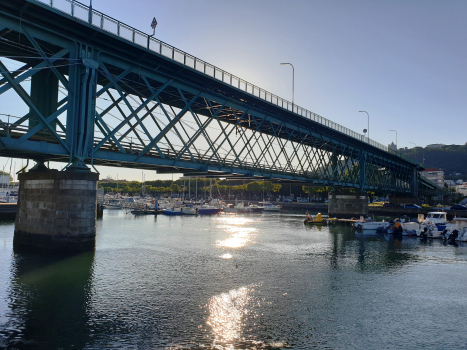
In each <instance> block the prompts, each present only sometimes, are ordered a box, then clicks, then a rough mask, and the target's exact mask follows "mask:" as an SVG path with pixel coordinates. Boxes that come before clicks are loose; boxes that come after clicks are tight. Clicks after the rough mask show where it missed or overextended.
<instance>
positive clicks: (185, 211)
mask: <svg viewBox="0 0 467 350" xmlns="http://www.w3.org/2000/svg"><path fill="white" fill-rule="evenodd" d="M181 211H182V215H198V210H197V209H196V207H193V206H190V207H182V209H181Z"/></svg>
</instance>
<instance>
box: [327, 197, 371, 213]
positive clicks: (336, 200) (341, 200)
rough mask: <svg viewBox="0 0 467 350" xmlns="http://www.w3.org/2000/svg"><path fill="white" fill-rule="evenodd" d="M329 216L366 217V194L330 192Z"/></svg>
mask: <svg viewBox="0 0 467 350" xmlns="http://www.w3.org/2000/svg"><path fill="white" fill-rule="evenodd" d="M328 214H329V216H338V217H342V218H346V217H354V216H357V217H358V216H361V215H364V216H366V215H368V195H367V194H366V193H346V192H330V193H329V203H328Z"/></svg>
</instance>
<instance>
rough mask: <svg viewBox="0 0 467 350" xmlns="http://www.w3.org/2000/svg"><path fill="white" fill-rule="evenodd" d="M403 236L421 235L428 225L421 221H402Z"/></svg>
mask: <svg viewBox="0 0 467 350" xmlns="http://www.w3.org/2000/svg"><path fill="white" fill-rule="evenodd" d="M401 225H402V236H417V237H420V235H421V234H422V232H423V230H424V229H425V227H426V225H423V224H421V223H419V222H401Z"/></svg>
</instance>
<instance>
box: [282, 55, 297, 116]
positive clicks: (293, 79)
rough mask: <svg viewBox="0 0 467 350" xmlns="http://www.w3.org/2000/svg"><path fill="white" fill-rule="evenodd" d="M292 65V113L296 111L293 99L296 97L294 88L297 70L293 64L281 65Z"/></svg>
mask: <svg viewBox="0 0 467 350" xmlns="http://www.w3.org/2000/svg"><path fill="white" fill-rule="evenodd" d="M287 64H288V65H290V66H292V112H293V111H294V107H293V106H294V102H293V97H294V86H295V69H294V67H293V64H292V63H281V65H282V66H283V65H287Z"/></svg>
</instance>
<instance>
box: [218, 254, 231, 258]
mask: <svg viewBox="0 0 467 350" xmlns="http://www.w3.org/2000/svg"><path fill="white" fill-rule="evenodd" d="M220 257H221V259H232V254H222V255H221V256H220Z"/></svg>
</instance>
